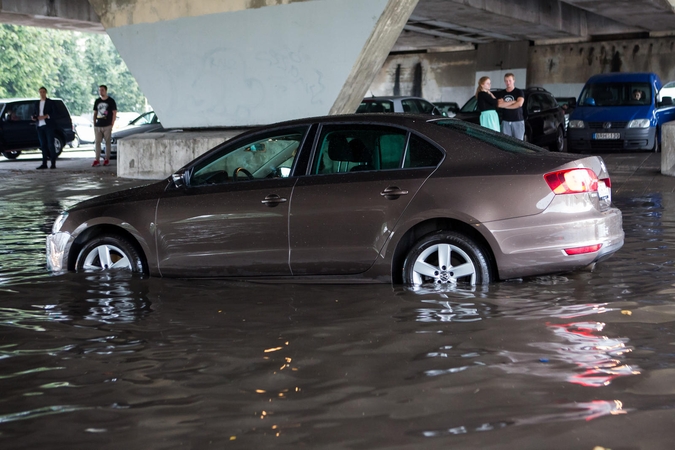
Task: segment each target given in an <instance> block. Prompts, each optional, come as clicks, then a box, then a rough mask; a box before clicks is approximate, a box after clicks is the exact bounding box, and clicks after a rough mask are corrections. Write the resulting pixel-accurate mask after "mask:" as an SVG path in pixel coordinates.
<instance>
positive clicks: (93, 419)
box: [0, 172, 675, 450]
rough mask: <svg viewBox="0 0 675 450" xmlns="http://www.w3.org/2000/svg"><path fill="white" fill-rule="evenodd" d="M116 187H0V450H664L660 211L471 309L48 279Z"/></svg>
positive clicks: (674, 385) (403, 297)
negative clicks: (89, 215)
mask: <svg viewBox="0 0 675 450" xmlns="http://www.w3.org/2000/svg"><path fill="white" fill-rule="evenodd" d="M132 184H138V182H135V183H132V182H131V181H129V180H127V181H124V180H119V179H115V178H112V177H108V178H106V177H95V176H92V175H90V174H88V173H82V174H76V175H72V174H71V176H70V177H68V178H66V177H61V178H57V175H54V174H50V173H45V174H41V173H30V172H26V173H17V174H8V175H7V174H6V175H5V176H3V177H2V178H1V179H0V190H1V192H2V195H1V196H0V211H1V212H2V214H0V230H1V233H0V392H1V393H2V395H1V397H0V448H3V449H36V448H48V449H93V448H96V449H126V450H132V449H176V448H188V449H206V448H232V449H238V448H240V449H262V448H294V449H295V448H312V449H315V448H321V449H441V448H443V449H447V448H461V449H478V448H480V449H542V448H545V449H588V450H591V449H594V448H595V447H596V446H598V447H601V448H611V449H612V450H617V449H671V448H673V440H674V439H675V426H674V425H675V410H674V408H675V300H674V297H675V277H674V276H673V275H674V272H675V267H674V261H675V250H674V247H673V244H674V239H675V221H674V220H673V219H674V217H673V216H674V211H675V209H673V205H674V204H675V194H672V193H663V194H662V193H656V194H650V195H642V194H640V195H639V196H638V195H635V194H633V193H630V192H628V193H627V194H625V195H621V194H620V193H619V194H615V198H614V200H615V203H616V205H617V206H619V207H620V208H621V209H622V211H623V213H624V229H625V231H626V235H627V240H626V244H625V246H624V248H623V249H622V250H621V251H620V252H619V253H617V254H616V255H615V256H614V257H612V258H611V259H609V260H608V261H606V262H604V263H601V264H598V265H597V266H596V267H595V270H594V271H593V272H591V271H581V272H577V273H572V274H563V275H555V276H546V277H538V278H534V279H527V280H514V281H507V282H502V283H496V284H493V285H491V286H488V287H485V288H477V289H475V290H470V289H468V290H467V289H457V288H455V289H448V290H444V291H435V290H424V289H419V290H411V289H405V288H402V287H396V286H389V285H367V286H361V285H359V286H351V285H348V286H340V285H328V286H317V285H293V284H290V285H279V284H258V283H242V282H227V281H217V280H208V281H203V280H170V279H148V278H142V277H138V276H131V275H130V274H127V273H115V274H108V275H101V274H73V273H70V274H65V275H59V276H53V275H51V274H50V273H48V272H47V271H46V269H45V262H44V259H45V255H44V239H45V236H46V234H47V233H48V232H49V230H50V228H51V224H52V222H53V220H54V217H55V216H56V214H57V213H58V212H59V211H60V210H61V209H63V208H64V207H67V206H69V205H71V204H73V203H75V202H77V201H79V200H82V199H84V198H88V197H90V196H92V195H94V194H98V193H103V192H107V191H110V190H113V189H117V188H119V187H121V186H126V185H132ZM667 206H669V208H667Z"/></svg>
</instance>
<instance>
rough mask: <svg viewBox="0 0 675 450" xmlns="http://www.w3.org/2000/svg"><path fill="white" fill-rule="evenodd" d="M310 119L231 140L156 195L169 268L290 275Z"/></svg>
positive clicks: (162, 265) (162, 263)
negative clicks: (296, 197)
mask: <svg viewBox="0 0 675 450" xmlns="http://www.w3.org/2000/svg"><path fill="white" fill-rule="evenodd" d="M307 128H308V127H294V128H292V129H282V130H276V131H273V132H269V133H264V134H259V135H255V136H253V137H251V138H249V139H244V140H238V141H237V142H234V143H232V144H230V145H227V144H225V145H224V146H223V147H222V148H221V149H220V150H218V151H214V152H212V153H209V154H208V155H206V156H205V157H203V158H201V159H199V160H197V161H196V162H195V163H194V164H193V165H192V166H191V167H188V169H187V170H186V171H185V173H184V174H183V176H182V179H180V180H181V181H184V182H185V183H186V185H185V186H182V187H174V188H169V189H168V190H167V191H166V193H165V194H164V195H163V196H162V198H161V199H160V200H159V202H158V206H157V220H156V239H157V255H158V262H157V264H158V267H159V270H160V272H161V274H162V275H165V276H166V275H170V276H209V277H220V276H273V275H288V274H289V273H290V269H289V264H288V208H289V204H290V202H289V200H290V198H291V193H292V189H293V185H294V184H295V181H296V180H295V178H294V177H291V176H290V175H291V170H292V169H293V163H294V161H295V160H296V156H297V154H298V153H299V149H300V147H301V146H302V143H303V140H304V138H305V135H306V132H307ZM179 184H180V183H179Z"/></svg>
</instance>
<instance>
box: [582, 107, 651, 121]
mask: <svg viewBox="0 0 675 450" xmlns="http://www.w3.org/2000/svg"><path fill="white" fill-rule="evenodd" d="M650 111H651V107H650V106H649V105H645V106H577V107H576V108H575V109H574V111H573V112H572V115H570V120H583V121H585V122H605V121H621V122H624V121H625V122H628V121H629V120H633V119H648V118H650V117H651V112H650Z"/></svg>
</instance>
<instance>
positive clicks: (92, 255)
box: [75, 235, 146, 273]
mask: <svg viewBox="0 0 675 450" xmlns="http://www.w3.org/2000/svg"><path fill="white" fill-rule="evenodd" d="M75 269H76V270H78V271H83V270H84V271H94V272H96V271H106V270H120V269H122V270H129V271H131V272H137V273H144V272H146V268H145V266H144V264H143V259H142V258H141V256H140V254H139V252H138V251H137V250H136V247H134V246H133V245H132V244H131V243H130V242H129V241H128V240H126V239H125V238H123V237H121V236H116V235H108V236H98V237H95V238H94V239H92V240H90V241H89V242H87V243H86V244H85V245H84V247H82V250H80V253H79V255H78V256H77V262H76V263H75Z"/></svg>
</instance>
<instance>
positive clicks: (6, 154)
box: [2, 150, 21, 159]
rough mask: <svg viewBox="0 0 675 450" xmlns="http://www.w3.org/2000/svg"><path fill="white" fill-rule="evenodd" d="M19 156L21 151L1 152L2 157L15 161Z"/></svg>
mask: <svg viewBox="0 0 675 450" xmlns="http://www.w3.org/2000/svg"><path fill="white" fill-rule="evenodd" d="M20 154H21V150H8V151H4V152H2V156H4V157H5V158H7V159H16V158H18V157H19V155H20Z"/></svg>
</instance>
